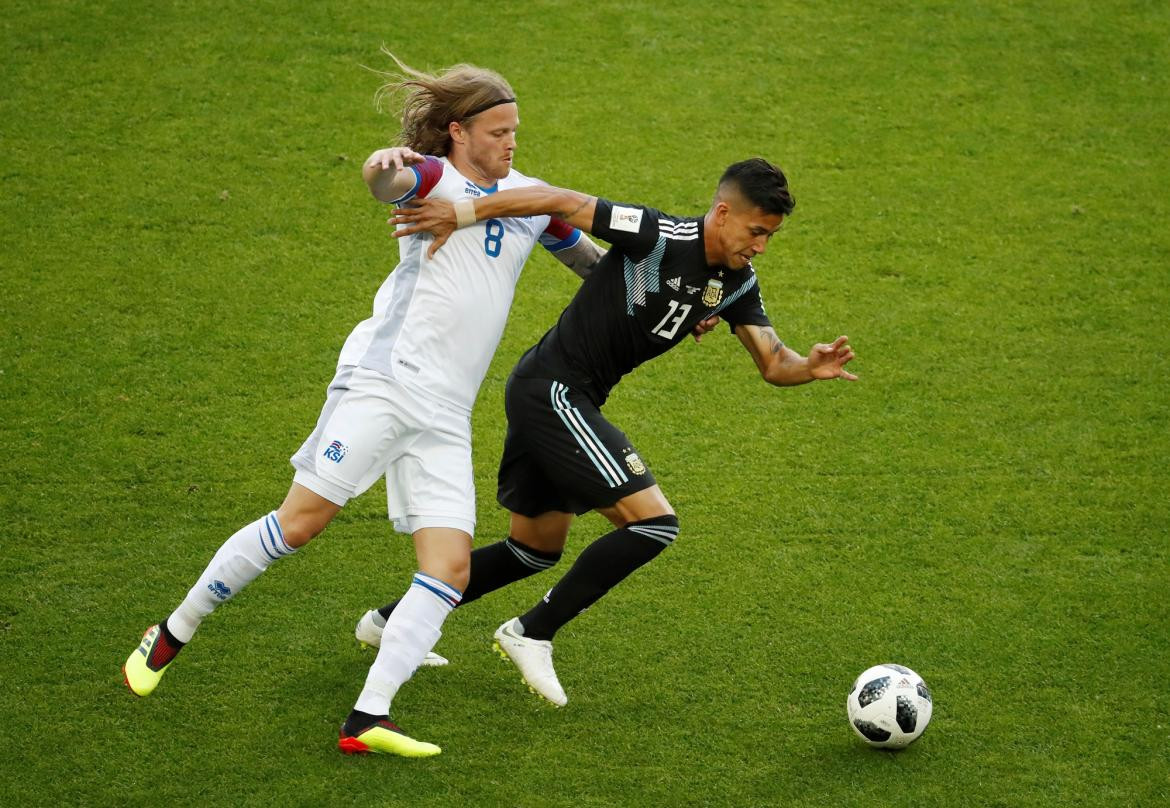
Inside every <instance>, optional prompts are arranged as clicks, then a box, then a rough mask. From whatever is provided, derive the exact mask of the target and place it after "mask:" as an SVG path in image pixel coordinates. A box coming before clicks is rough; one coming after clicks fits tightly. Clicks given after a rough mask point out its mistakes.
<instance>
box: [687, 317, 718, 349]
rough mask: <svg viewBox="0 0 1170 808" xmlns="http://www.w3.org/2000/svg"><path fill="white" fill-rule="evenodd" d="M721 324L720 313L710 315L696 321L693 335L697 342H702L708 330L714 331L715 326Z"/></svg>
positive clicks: (692, 331) (692, 330)
mask: <svg viewBox="0 0 1170 808" xmlns="http://www.w3.org/2000/svg"><path fill="white" fill-rule="evenodd" d="M717 325H719V315H718V314H716V315H715V316H714V317H708V318H707V319H706V320H700V321H699V322H697V323H695V327H694V328H693V329H691V336H692V337H694V338H695V342H701V341H702V339H703V335H704V334H706V333H707V332H708V331H714V330H715V326H717Z"/></svg>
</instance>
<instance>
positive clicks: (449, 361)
mask: <svg viewBox="0 0 1170 808" xmlns="http://www.w3.org/2000/svg"><path fill="white" fill-rule="evenodd" d="M412 168H413V170H414V172H415V178H416V181H415V185H414V188H412V189H411V191H410V192H409V193H407V194H406V195H405V196H403V197H402V198H401V199H398V200H395V201H396V202H403V201H405V200H407V199H411V198H413V197H424V196H429V197H435V198H438V199H445V200H448V201H450V202H454V201H456V200H458V199H464V198H468V197H478V196H482V195H483V194H486V193H494V192H495V191H497V190H501V191H502V190H507V189H509V188H521V187H524V186H528V185H536V184H539V181H538V180H534V179H531V178H529V177H526V176H524V175H523V174H521V173H520V172H518V171H515V170H513V171H510V172H508V176H507V177H505V178H504V179H501V180H499V181H498V182H497V183H496V185H495V186H493V187H492V188H488V189H485V188H480V187H479V186H477V185H476V184H475V183H473V182H472V181H471V180H469V179H467V178H466V177H464V176H463V175H462V174H460V173H459V171H458V170H456V168H455V167H454V166H453V165H451V163H450V162H449V161H448V160H447V159H446V158H445V157H444V158H436V157H428V158H427V160H426V162H425V163H422V164H420V165H418V166H412ZM580 237H581V233H580V231H578V230H576V229H575V228H572V227H569V226H568V225H566V224H564V223H563V222H560V221H559V220H552V221H551V226H550V219H549V217H548V216H529V217H523V218H509V219H487V220H485V221H482V222H477V223H476V224H474V225H472V226H470V227H464V228H461V229H458V230H456V231H455V232H454V233H452V234H451V237H450V238H449V239H448V240H447V241H446V243H445V244H443V246H442V247H440V248H439V251H438V252H437V253H435V257H434V258H427V255H426V252H427V248H428V247H429V246H430V244H431V241H432V240H433V237H432V236H431V235H430V234H428V233H420V234H416V235H413V236H406V237H404V238H402V239H400V240H399V242H398V244H399V254H400V260H399V263H398V266H397V267H396V268H395V269H394V271H393V272H392V273H391V274H390V276H389V277H388V278H386V280H385V282H383V284H382V287H381V288H380V289H379V290H378V294H377V296H376V297H375V298H374V312H373V316H371V317H370V318H369V319H367V320H364V321H362V322H361V323H359V324H358V326H357V327H356V328H354V330H353V332H352V333H351V334H350V335H349V338H348V339H347V340H346V341H345V346H344V347H343V348H342V349H341V356H340V358H339V359H338V366H339V367H340V366H344V365H357V366H360V367H365V368H370V369H371V370H376V371H378V372H379V373H382V374H385V375H386V376H390V377H391V378H393V379H395V380H397V381H398V382H400V383H402V384H405V385H409V386H410V387H413V388H416V389H419V390H421V391H423V392H424V393H427V394H429V395H432V396H435V397H437V398H439V399H441V400H442V401H445V402H447V403H449V404H452V405H454V406H456V407H459V408H461V409H463V410H466V411H468V412H470V410H471V407H472V405H473V404H474V403H475V396H476V393H477V392H478V391H479V385H480V383H481V382H482V381H483V377H484V375H485V374H486V373H487V369H488V364H489V363H490V362H491V359H492V354H494V353H495V350H496V346H497V345H498V344H499V341H500V336H501V334H502V333H503V330H504V324H505V322H506V321H507V319H508V309H509V308H510V307H511V305H512V296H513V294H514V292H515V288H516V282H517V281H518V280H519V279H520V271H521V269H522V268H523V266H524V262H525V260H527V258H528V254H529V253H530V252H531V251H532V248H533V246H534V245H535V244H536V242H537V241H538V240H539V241H540V242H541V243H542V244H543V245H544V246H545V247H546V248H547V249H549V250H550V251H553V252H556V251H559V250H563V249H565V248H567V247H571V246H572V245H573V244H576V243H577V240H578V239H579V238H580Z"/></svg>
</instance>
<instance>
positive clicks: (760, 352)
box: [735, 324, 857, 387]
mask: <svg viewBox="0 0 1170 808" xmlns="http://www.w3.org/2000/svg"><path fill="white" fill-rule="evenodd" d="M735 335H736V336H737V337H739V341H740V342H741V343H742V344H743V347H744V348H746V349H747V352H748V353H749V354H751V356H752V359H753V360H755V363H756V367H757V368H759V370H760V375H761V376H762V377H763V378H764V381H766V382H768V383H769V384H775V385H778V386H785V387H787V386H791V385H796V384H806V383H808V382H814V381H822V380H825V379H846V380H848V381H851V382H855V381H857V377H856V376H854V375H853V374H852V373H850V372H849V371H847V370H845V365H847V364H848V363H849V362H850V361H851V360H852V359H853V348H852V346H850V345H849V337H846V336H840V337H837V339H835V340H834V341H833V342H832V343H831V344H825V343H823V342H819V343H817V344H816V345H814V346H812V349H811V350H810V351H809V352H808V356H801V355H800V354H798V353H797V352H796V351H794V350H792V349H791V348H789V347H788V346H786V345H785V344H784V343H783V342H781V341H780V338H779V337H778V336H776V331H775V329H773V328H772V326H770V325H768V326H759V325H746V324H744V325H738V326H736V327H735Z"/></svg>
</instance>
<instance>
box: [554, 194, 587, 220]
mask: <svg viewBox="0 0 1170 808" xmlns="http://www.w3.org/2000/svg"><path fill="white" fill-rule="evenodd" d="M592 201H593V197H591V196H587V197H585V198H584V199H582V200H581V204H580V205H578V206H577V207H575V208H573V209H572V210H571V211H569V212H568V213H565V214H562V215H561V218H562V219H565V220H568V219H572V218H573V217H574V216H576V215H577V214H578V213H580V212H581V209H582V208H583V207H585V206H586V205H588V204H589V203H590V202H592Z"/></svg>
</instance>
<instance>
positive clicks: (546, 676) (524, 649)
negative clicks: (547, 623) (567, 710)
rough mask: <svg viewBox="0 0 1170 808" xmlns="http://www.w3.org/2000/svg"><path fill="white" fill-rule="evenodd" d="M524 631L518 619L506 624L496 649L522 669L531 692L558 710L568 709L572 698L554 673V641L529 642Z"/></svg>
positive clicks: (497, 639) (497, 632)
mask: <svg viewBox="0 0 1170 808" xmlns="http://www.w3.org/2000/svg"><path fill="white" fill-rule="evenodd" d="M523 630H524V629H523V628H522V627H521V625H520V618H518V617H513V618H512V619H511V620H509V621H507V622H506V623H504V625H502V626H500V627H499V628H498V629H496V635H495V636H496V642H495V648H496V650H497V651H498V652H499V653H500V656H502V657H504V658H505V659H510V660H512V662H513V663H514V664H515V665H516V667H517V668H519V669H520V676H521V677H523V679H524V683H525V684H526V685H528V689H529V690H531V691H532V692H533V693H535V694H537V695H538V696H543V697H544V698H546V699H548V700H549V701H551V702H552V703H553V704H555V705H556V706H557V707H564V706H565V705H566V704H568V703H569V698H568V696H566V695H565V691H564V688H562V687H561V683H560V682H559V681H557V672H556V671H555V670H553V662H552V642H550V641H549V640H532V639H529V638H528V637H525V636H524V635H523V634H522V633H521V632H523Z"/></svg>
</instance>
